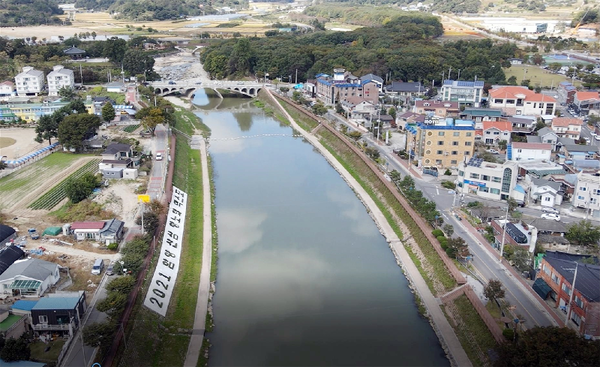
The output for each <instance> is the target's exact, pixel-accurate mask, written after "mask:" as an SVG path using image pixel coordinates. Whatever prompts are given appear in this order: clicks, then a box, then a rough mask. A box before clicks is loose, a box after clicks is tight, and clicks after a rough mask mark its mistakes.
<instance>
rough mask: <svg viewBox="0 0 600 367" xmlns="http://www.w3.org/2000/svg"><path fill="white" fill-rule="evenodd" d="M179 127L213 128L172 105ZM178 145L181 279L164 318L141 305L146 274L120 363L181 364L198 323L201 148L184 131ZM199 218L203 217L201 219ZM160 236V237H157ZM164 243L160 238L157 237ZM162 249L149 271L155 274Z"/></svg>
mask: <svg viewBox="0 0 600 367" xmlns="http://www.w3.org/2000/svg"><path fill="white" fill-rule="evenodd" d="M173 115H174V116H175V119H176V121H177V128H178V129H179V130H181V131H183V132H184V133H186V134H189V135H193V134H200V133H202V134H205V136H206V135H208V134H209V129H208V127H206V126H205V125H204V124H202V122H201V121H200V120H199V118H198V117H197V116H195V115H194V114H193V113H192V112H190V111H187V110H185V109H183V108H180V107H174V113H173ZM176 140H177V142H176V146H175V167H174V175H173V185H174V186H177V187H178V188H180V189H181V190H183V191H185V192H187V194H188V212H187V215H186V226H185V231H184V240H183V249H182V256H181V263H180V271H179V276H178V279H177V284H176V286H175V289H174V291H173V296H172V298H171V303H170V304H169V309H168V311H167V316H166V317H165V318H163V317H161V316H159V315H157V314H156V313H154V312H152V311H149V310H148V309H146V308H145V307H143V306H142V303H143V300H144V295H145V292H146V291H147V289H148V285H149V284H148V283H149V281H150V280H151V276H148V277H147V281H146V282H145V284H144V287H143V291H142V292H141V295H140V296H139V297H138V299H137V302H136V306H135V309H134V313H133V315H134V316H132V318H131V320H130V323H129V326H128V328H127V329H128V330H127V334H128V336H127V344H126V347H124V348H121V350H120V360H119V363H118V364H117V365H118V366H123V367H125V366H127V367H130V366H134V367H135V366H149V365H150V366H173V365H180V366H181V365H183V362H184V360H185V355H186V352H187V347H188V344H189V340H190V336H191V334H192V330H191V327H192V325H193V324H194V317H195V307H196V301H197V295H198V286H199V282H200V270H201V263H202V240H203V231H204V228H203V221H202V220H201V218H202V211H203V205H204V200H205V198H204V197H203V192H202V184H203V183H202V170H201V167H200V152H199V151H198V150H195V149H192V148H190V146H189V143H188V141H187V139H186V138H185V137H184V136H178V137H177V139H176ZM198 218H200V220H199V219H198ZM157 241H158V239H157ZM158 246H160V241H159V242H158ZM157 256H158V252H156V255H155V257H154V258H153V261H152V266H151V268H150V270H149V273H148V274H152V271H153V270H154V267H155V264H156V261H157Z"/></svg>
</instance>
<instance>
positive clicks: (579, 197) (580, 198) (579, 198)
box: [577, 195, 585, 200]
mask: <svg viewBox="0 0 600 367" xmlns="http://www.w3.org/2000/svg"><path fill="white" fill-rule="evenodd" d="M577 199H578V200H585V198H584V197H583V196H581V195H579V196H577Z"/></svg>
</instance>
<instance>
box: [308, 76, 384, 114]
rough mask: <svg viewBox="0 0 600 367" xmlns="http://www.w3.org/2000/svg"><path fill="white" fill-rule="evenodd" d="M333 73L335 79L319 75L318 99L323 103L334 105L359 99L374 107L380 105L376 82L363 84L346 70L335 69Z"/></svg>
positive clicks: (371, 81)
mask: <svg viewBox="0 0 600 367" xmlns="http://www.w3.org/2000/svg"><path fill="white" fill-rule="evenodd" d="M333 72H334V75H333V78H332V77H330V76H329V75H327V74H319V75H317V98H318V99H319V100H321V101H322V102H323V103H325V104H327V105H334V104H336V103H341V102H342V101H346V100H349V99H353V97H359V98H361V99H363V100H365V101H369V102H371V103H372V104H374V105H377V104H379V85H378V84H377V83H376V82H375V81H373V80H367V81H365V82H364V83H363V82H362V81H361V80H360V79H359V78H357V77H356V76H354V75H352V74H351V73H348V72H346V70H345V69H334V70H333ZM352 102H353V103H356V101H352Z"/></svg>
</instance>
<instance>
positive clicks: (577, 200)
mask: <svg viewBox="0 0 600 367" xmlns="http://www.w3.org/2000/svg"><path fill="white" fill-rule="evenodd" d="M571 203H572V204H573V206H574V207H577V208H582V209H586V210H587V211H588V214H589V215H591V216H592V217H594V218H600V176H598V175H592V174H589V173H583V172H579V173H578V174H577V184H576V185H575V191H574V193H573V198H572V201H571Z"/></svg>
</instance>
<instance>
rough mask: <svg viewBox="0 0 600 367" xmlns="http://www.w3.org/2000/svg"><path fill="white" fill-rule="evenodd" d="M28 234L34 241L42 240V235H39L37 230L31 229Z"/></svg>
mask: <svg viewBox="0 0 600 367" xmlns="http://www.w3.org/2000/svg"><path fill="white" fill-rule="evenodd" d="M27 232H28V233H29V237H31V239H32V240H39V239H40V235H39V234H38V233H37V230H36V229H35V228H29V229H28V230H27Z"/></svg>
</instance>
